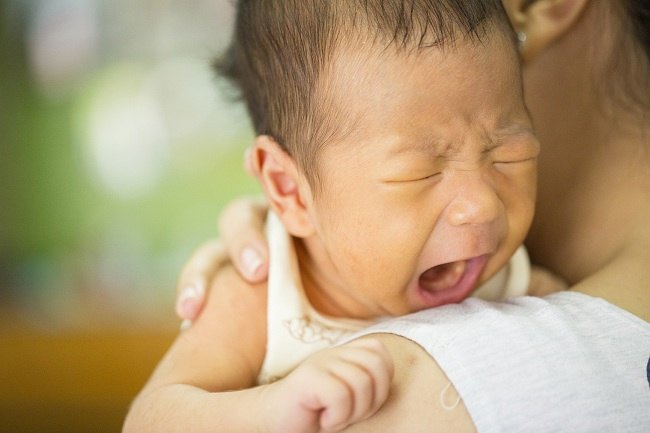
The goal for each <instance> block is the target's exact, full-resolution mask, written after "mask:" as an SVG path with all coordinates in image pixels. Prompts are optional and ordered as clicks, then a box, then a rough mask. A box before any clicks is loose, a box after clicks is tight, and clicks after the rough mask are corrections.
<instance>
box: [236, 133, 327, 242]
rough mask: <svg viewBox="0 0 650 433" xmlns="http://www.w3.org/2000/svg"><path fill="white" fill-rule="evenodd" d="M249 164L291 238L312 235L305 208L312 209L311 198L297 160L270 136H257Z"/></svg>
mask: <svg viewBox="0 0 650 433" xmlns="http://www.w3.org/2000/svg"><path fill="white" fill-rule="evenodd" d="M248 164H249V168H250V171H252V174H253V175H254V176H255V177H256V178H257V179H258V181H259V182H260V184H261V185H262V188H263V189H264V193H265V195H266V197H267V199H268V201H269V204H270V206H271V208H272V209H273V210H274V211H275V213H276V214H277V215H278V216H279V217H280V219H281V220H282V222H283V223H284V226H285V227H286V229H287V231H288V232H289V233H290V234H292V235H293V236H298V237H303V238H304V237H308V236H311V235H312V234H313V233H314V226H313V224H312V222H311V219H310V218H309V213H308V206H311V203H312V201H313V200H312V198H313V196H312V193H311V188H310V187H309V183H308V182H307V180H306V179H305V177H304V176H303V175H302V174H301V173H300V171H299V170H298V166H297V165H296V161H295V160H294V159H293V158H292V157H291V156H290V155H289V154H288V153H287V152H286V151H285V150H284V149H282V148H281V147H280V145H279V144H278V143H277V142H276V141H275V140H274V139H273V138H272V137H270V136H268V135H259V136H257V137H256V138H255V142H254V144H253V147H252V149H251V155H250V159H249V162H248Z"/></svg>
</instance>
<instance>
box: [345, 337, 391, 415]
mask: <svg viewBox="0 0 650 433" xmlns="http://www.w3.org/2000/svg"><path fill="white" fill-rule="evenodd" d="M348 344H350V345H354V346H356V347H359V348H362V349H364V350H366V351H369V352H370V353H371V354H372V356H369V357H364V358H363V359H360V360H358V361H357V362H360V363H361V364H362V365H363V367H364V368H365V369H366V370H367V371H368V372H369V374H370V375H371V376H372V378H373V385H374V389H373V391H374V395H373V397H374V400H373V402H372V409H371V413H370V414H369V415H368V416H371V415H372V414H373V413H375V412H376V411H377V410H378V409H379V408H380V407H381V406H382V405H383V404H384V402H385V401H386V400H387V399H388V395H389V393H390V385H391V382H392V380H393V373H394V368H395V367H394V363H393V358H392V357H391V355H390V353H389V352H388V349H386V346H384V345H383V343H382V342H381V341H379V340H377V339H376V338H372V337H364V338H361V339H359V340H354V341H352V342H351V343H348Z"/></svg>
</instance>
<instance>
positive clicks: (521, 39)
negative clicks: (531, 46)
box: [517, 32, 528, 50]
mask: <svg viewBox="0 0 650 433" xmlns="http://www.w3.org/2000/svg"><path fill="white" fill-rule="evenodd" d="M526 39H528V36H526V33H525V32H517V46H518V47H519V49H520V50H521V49H522V48H524V45H525V44H526Z"/></svg>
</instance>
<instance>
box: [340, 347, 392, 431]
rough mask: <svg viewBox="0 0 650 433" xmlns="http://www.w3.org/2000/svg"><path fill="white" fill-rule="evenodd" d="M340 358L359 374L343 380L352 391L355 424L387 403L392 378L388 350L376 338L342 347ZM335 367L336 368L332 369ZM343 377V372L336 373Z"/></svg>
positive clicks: (390, 359)
mask: <svg viewBox="0 0 650 433" xmlns="http://www.w3.org/2000/svg"><path fill="white" fill-rule="evenodd" d="M341 349H345V350H341V352H340V353H339V357H340V359H341V360H342V361H344V362H346V363H348V364H349V365H354V366H356V367H357V368H358V369H359V370H360V373H358V374H356V375H355V376H354V377H347V376H346V377H345V378H344V379H345V380H347V383H348V385H349V386H350V387H351V389H352V390H353V392H354V398H355V400H354V402H355V406H354V414H353V416H352V417H353V419H354V421H355V422H356V421H359V420H361V419H366V418H368V417H369V416H371V415H373V414H374V413H375V412H376V411H377V410H378V409H379V408H380V407H381V406H382V405H383V403H384V402H385V401H386V399H387V398H388V394H389V391H390V383H391V380H392V377H393V361H392V358H391V356H390V354H389V353H388V350H386V348H385V347H384V345H383V344H382V343H381V342H380V341H379V340H377V339H374V338H365V339H361V340H356V341H353V342H351V343H348V345H347V346H343V347H341ZM335 368H336V367H335ZM334 374H337V375H338V376H339V377H342V378H343V374H344V373H342V372H338V371H336V372H335V373H334Z"/></svg>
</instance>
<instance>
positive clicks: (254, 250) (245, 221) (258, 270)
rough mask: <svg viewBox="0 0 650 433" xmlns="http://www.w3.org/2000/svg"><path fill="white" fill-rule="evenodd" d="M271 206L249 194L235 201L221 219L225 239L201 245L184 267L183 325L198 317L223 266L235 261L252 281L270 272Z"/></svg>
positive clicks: (179, 308)
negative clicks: (268, 233) (267, 229)
mask: <svg viewBox="0 0 650 433" xmlns="http://www.w3.org/2000/svg"><path fill="white" fill-rule="evenodd" d="M267 209H268V206H267V205H266V204H265V203H264V202H263V201H262V200H260V199H254V198H250V197H245V198H241V199H237V200H235V201H233V202H231V203H230V204H229V205H228V206H226V208H225V209H224V211H223V212H222V214H221V217H220V219H219V232H220V234H221V240H217V239H214V240H212V241H209V242H206V243H205V244H203V245H202V246H201V247H199V248H198V249H197V250H196V251H195V252H194V254H192V256H191V257H190V259H189V261H188V262H187V263H186V265H185V266H184V267H183V270H182V271H181V276H180V278H179V280H178V286H177V300H176V314H178V316H179V317H180V318H181V319H183V326H189V324H191V322H192V321H194V320H195V319H196V318H197V317H198V316H199V314H200V313H201V310H202V308H203V305H204V304H205V297H206V287H208V286H209V282H210V281H212V279H213V278H214V276H215V275H216V274H217V273H218V272H219V269H221V266H222V265H223V264H224V263H226V262H228V261H231V262H232V263H233V264H234V266H235V268H236V269H237V270H238V272H239V273H240V274H241V276H242V277H243V278H244V279H245V280H246V281H248V282H250V283H259V282H262V281H265V280H266V278H267V276H268V256H269V255H268V247H267V244H266V239H265V236H264V220H265V218H266V212H267Z"/></svg>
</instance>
